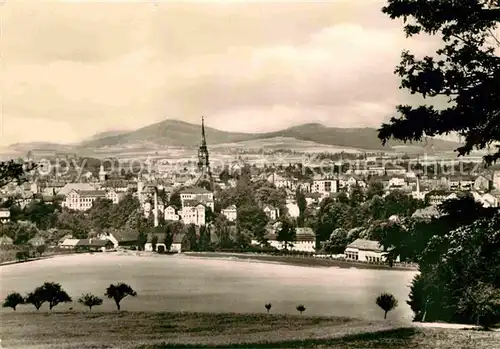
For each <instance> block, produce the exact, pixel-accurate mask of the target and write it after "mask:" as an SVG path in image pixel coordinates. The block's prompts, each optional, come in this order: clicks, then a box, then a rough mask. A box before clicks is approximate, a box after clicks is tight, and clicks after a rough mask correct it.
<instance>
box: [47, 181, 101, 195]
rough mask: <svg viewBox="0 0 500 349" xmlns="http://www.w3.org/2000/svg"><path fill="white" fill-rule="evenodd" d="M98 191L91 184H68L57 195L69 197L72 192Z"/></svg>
mask: <svg viewBox="0 0 500 349" xmlns="http://www.w3.org/2000/svg"><path fill="white" fill-rule="evenodd" d="M96 189H97V186H96V185H95V184H91V183H66V184H65V185H64V186H63V187H62V188H61V189H60V190H59V191H57V192H56V193H57V195H62V196H68V195H69V194H70V193H71V192H72V191H94V190H96Z"/></svg>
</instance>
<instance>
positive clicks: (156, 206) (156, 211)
mask: <svg viewBox="0 0 500 349" xmlns="http://www.w3.org/2000/svg"><path fill="white" fill-rule="evenodd" d="M153 215H154V226H155V227H157V226H158V188H155V194H154V208H153Z"/></svg>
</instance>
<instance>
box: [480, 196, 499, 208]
mask: <svg viewBox="0 0 500 349" xmlns="http://www.w3.org/2000/svg"><path fill="white" fill-rule="evenodd" d="M482 203H483V206H485V207H498V206H499V195H498V194H496V193H486V194H484V195H483V196H482Z"/></svg>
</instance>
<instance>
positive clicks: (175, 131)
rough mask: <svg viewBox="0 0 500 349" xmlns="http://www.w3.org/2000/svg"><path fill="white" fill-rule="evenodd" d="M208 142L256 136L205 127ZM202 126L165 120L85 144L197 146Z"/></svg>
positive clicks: (228, 141) (83, 144)
mask: <svg viewBox="0 0 500 349" xmlns="http://www.w3.org/2000/svg"><path fill="white" fill-rule="evenodd" d="M205 132H206V136H207V140H208V142H209V143H211V144H219V143H231V142H238V141H242V140H250V139H253V138H254V135H251V134H246V133H233V132H225V131H220V130H217V129H214V128H211V127H205ZM200 138H201V126H200V125H194V124H189V123H187V122H183V121H178V120H164V121H161V122H158V123H156V124H153V125H149V126H146V127H142V128H140V129H138V130H135V131H132V132H127V133H123V134H118V135H112V136H107V137H103V138H98V139H94V140H90V141H87V142H83V143H82V144H81V146H83V147H86V148H102V147H115V146H117V145H126V144H135V143H153V144H157V145H168V146H186V147H192V146H196V145H197V144H198V143H199V142H200Z"/></svg>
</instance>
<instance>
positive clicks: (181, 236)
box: [173, 233, 186, 244]
mask: <svg viewBox="0 0 500 349" xmlns="http://www.w3.org/2000/svg"><path fill="white" fill-rule="evenodd" d="M184 236H186V234H184V233H180V234H175V235H174V241H173V243H174V244H180V243H182V240H184Z"/></svg>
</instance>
